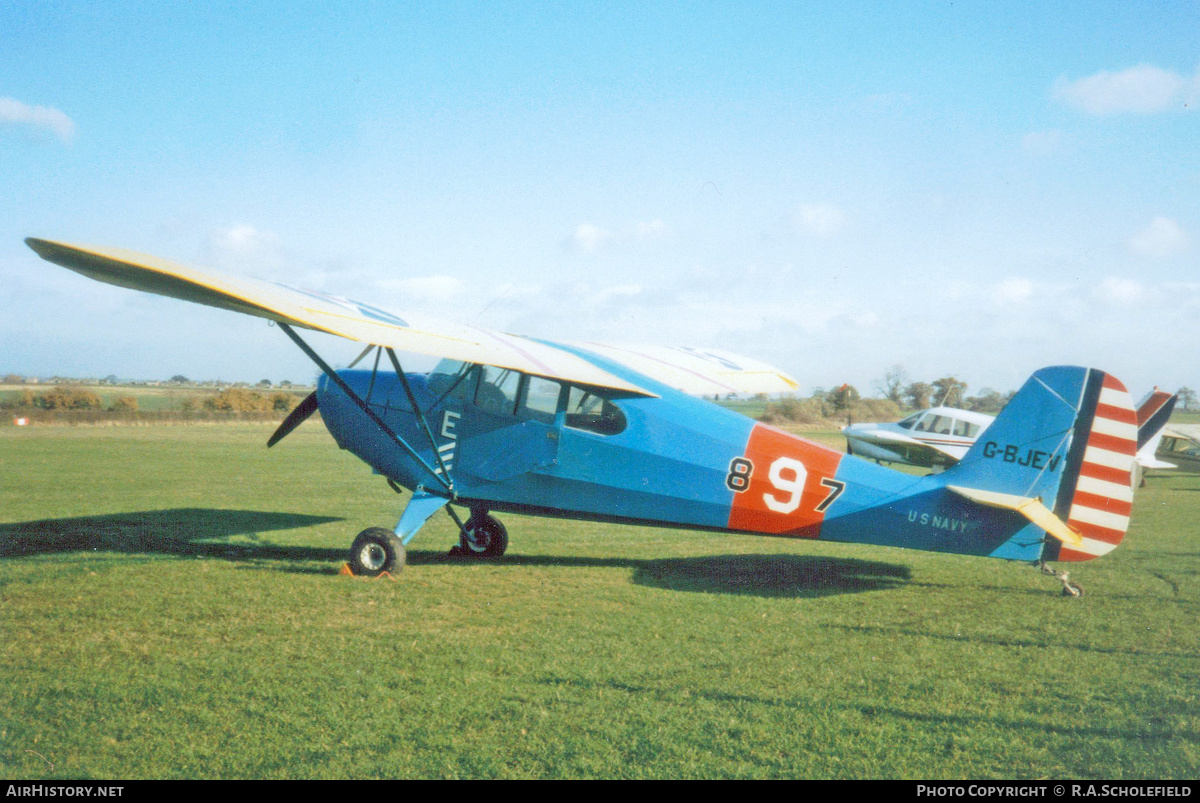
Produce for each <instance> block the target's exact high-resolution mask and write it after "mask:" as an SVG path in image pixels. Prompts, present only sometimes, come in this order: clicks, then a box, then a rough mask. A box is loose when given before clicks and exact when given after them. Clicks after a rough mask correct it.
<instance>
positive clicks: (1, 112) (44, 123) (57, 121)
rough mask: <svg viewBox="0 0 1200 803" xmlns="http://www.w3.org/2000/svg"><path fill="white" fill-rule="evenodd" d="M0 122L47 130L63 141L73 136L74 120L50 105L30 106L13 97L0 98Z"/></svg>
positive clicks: (69, 140)
mask: <svg viewBox="0 0 1200 803" xmlns="http://www.w3.org/2000/svg"><path fill="white" fill-rule="evenodd" d="M0 122H3V123H10V124H12V125H22V126H31V127H32V128H33V129H34V130H35V131H48V132H50V133H52V134H54V136H56V137H58V138H59V139H60V140H62V141H63V142H65V143H68V144H69V143H70V142H71V140H72V139H74V137H75V121H74V120H72V119H71V118H70V117H68V116H67V115H66V114H64V113H63V112H61V111H59V110H58V109H55V108H53V107H51V106H30V105H28V104H25V103H22V102H21V101H19V100H15V99H14V98H0Z"/></svg>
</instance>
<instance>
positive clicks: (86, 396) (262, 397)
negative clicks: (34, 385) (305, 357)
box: [0, 385, 300, 413]
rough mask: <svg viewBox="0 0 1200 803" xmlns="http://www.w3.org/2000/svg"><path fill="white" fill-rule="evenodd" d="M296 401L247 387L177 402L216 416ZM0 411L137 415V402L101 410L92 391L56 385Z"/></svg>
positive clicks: (121, 399) (122, 401)
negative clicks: (88, 412)
mask: <svg viewBox="0 0 1200 803" xmlns="http://www.w3.org/2000/svg"><path fill="white" fill-rule="evenodd" d="M299 402H300V399H299V398H298V397H297V396H295V395H294V394H291V393H280V392H276V393H260V392H258V391H255V390H249V389H247V388H237V387H233V388H226V389H225V390H223V391H221V392H220V393H217V394H214V395H212V396H206V397H203V398H199V397H196V396H187V397H185V398H183V399H182V400H180V403H179V405H180V406H179V409H180V410H181V411H182V412H185V413H190V412H198V411H202V410H203V411H208V412H216V413H263V412H283V413H286V412H289V411H290V410H291V409H292V408H293V407H295V406H296V405H297V404H299ZM0 409H5V410H52V411H56V412H69V411H97V410H105V409H107V410H108V411H109V412H137V409H138V400H137V397H136V396H118V397H116V398H115V399H113V401H112V403H110V404H109V405H108V407H107V408H105V406H104V402H103V400H101V398H100V396H99V395H98V394H97V393H96V392H95V391H92V390H88V389H87V388H81V387H71V386H67V385H59V386H56V387H54V388H51V389H50V390H45V391H42V392H41V393H35V392H34V391H32V390H28V389H26V390H23V391H22V392H21V395H20V396H18V397H17V398H16V399H5V400H0Z"/></svg>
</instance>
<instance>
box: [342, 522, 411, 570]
mask: <svg viewBox="0 0 1200 803" xmlns="http://www.w3.org/2000/svg"><path fill="white" fill-rule="evenodd" d="M405 558H406V555H405V552H404V544H402V543H400V539H399V538H398V537H397V536H396V534H395V533H394V532H392V531H391V530H387V529H384V528H383V527H368V528H367V529H365V530H363V531H362V532H361V533H359V534H358V537H357V538H355V539H354V545H353V546H352V547H350V571H352V572H354V573H355V574H357V575H359V576H360V577H378V576H379V575H381V574H383V573H384V572H389V573H391V574H397V573H398V572H400V570H402V569H403V568H404V561H405Z"/></svg>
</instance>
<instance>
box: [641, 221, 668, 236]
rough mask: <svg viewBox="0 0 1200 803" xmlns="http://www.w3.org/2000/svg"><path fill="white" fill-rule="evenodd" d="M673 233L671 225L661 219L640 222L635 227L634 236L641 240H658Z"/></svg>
mask: <svg viewBox="0 0 1200 803" xmlns="http://www.w3.org/2000/svg"><path fill="white" fill-rule="evenodd" d="M670 235H671V227H670V226H668V225H667V224H666V223H663V222H662V221H661V220H651V221H650V222H649V223H638V224H637V225H636V226H634V227H633V236H634V237H635V238H637V239H639V240H657V239H660V238H663V237H669V236H670Z"/></svg>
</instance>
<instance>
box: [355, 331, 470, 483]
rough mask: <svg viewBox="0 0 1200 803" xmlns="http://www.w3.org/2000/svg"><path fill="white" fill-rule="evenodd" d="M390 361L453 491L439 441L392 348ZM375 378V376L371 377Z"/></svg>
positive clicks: (443, 474)
mask: <svg viewBox="0 0 1200 803" xmlns="http://www.w3.org/2000/svg"><path fill="white" fill-rule="evenodd" d="M387 355H388V359H389V360H391V361H392V368H394V369H395V371H396V376H398V377H399V378H400V384H401V385H403V386H404V393H405V395H407V396H408V403H409V404H411V405H412V408H413V413H415V414H416V416H417V420H418V421H420V422H421V429H423V430H424V431H425V437H426V438H428V439H429V447H430V448H431V449H433V458H434V459H435V460H437V464H438V468H439V469H441V472H442V476H444V477H445V478H446V480H447V482H448V483H449V484H448V487H449V489H450V490H451V491H453V490H454V478H453V477H451V476H450V471H449V470H448V469H447V468H446V464H445V463H444V462H442V453H441V452H440V451H439V450H438V445H437V441H436V440H434V438H433V432H432V430H430V429H429V422H428V421H426V420H425V412H424V411H423V410H421V406H420V405H419V404H417V397H416V396H414V395H413V392H412V385H410V384H408V377H407V376H405V374H404V369H403V368H401V367H400V359H399V358H398V357H397V356H396V352H395V351H393V350H392V349H391V348H390V347H389V348H388V349H387ZM371 376H372V377H374V374H372V375H371Z"/></svg>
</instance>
